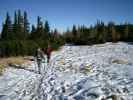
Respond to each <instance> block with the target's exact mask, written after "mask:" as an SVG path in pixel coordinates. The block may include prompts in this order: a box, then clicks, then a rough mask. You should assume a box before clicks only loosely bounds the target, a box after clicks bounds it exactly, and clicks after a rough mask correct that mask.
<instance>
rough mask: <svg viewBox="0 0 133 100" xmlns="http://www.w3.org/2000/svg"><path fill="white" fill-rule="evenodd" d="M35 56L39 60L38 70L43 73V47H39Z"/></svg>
mask: <svg viewBox="0 0 133 100" xmlns="http://www.w3.org/2000/svg"><path fill="white" fill-rule="evenodd" d="M35 58H36V61H37V67H38V72H39V74H41V67H42V66H41V63H42V59H43V52H42V50H41V48H38V49H37V50H36V52H35Z"/></svg>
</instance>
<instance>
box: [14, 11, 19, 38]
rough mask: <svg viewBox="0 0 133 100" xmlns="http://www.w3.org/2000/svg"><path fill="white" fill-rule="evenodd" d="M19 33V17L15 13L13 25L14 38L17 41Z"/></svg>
mask: <svg viewBox="0 0 133 100" xmlns="http://www.w3.org/2000/svg"><path fill="white" fill-rule="evenodd" d="M18 32H19V30H18V15H17V12H16V11H15V13H14V23H13V35H14V36H13V38H14V39H17V33H18Z"/></svg>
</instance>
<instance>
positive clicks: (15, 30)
mask: <svg viewBox="0 0 133 100" xmlns="http://www.w3.org/2000/svg"><path fill="white" fill-rule="evenodd" d="M30 28H31V29H30ZM49 43H50V44H51V45H52V46H53V48H54V49H57V48H58V47H59V46H60V45H62V44H64V41H63V38H62V36H61V35H60V34H59V33H58V31H57V30H56V29H55V30H54V31H52V30H50V26H49V23H48V21H45V22H43V21H42V19H41V17H40V16H38V17H37V24H36V25H32V26H30V23H29V21H28V16H27V12H23V13H22V12H21V11H20V10H18V11H15V13H14V19H11V17H10V15H9V13H8V12H7V14H6V18H5V21H4V22H3V27H2V31H1V36H0V56H1V57H8V56H19V55H21V56H25V55H33V53H34V51H35V49H37V48H38V47H41V48H45V47H47V45H48V44H49Z"/></svg>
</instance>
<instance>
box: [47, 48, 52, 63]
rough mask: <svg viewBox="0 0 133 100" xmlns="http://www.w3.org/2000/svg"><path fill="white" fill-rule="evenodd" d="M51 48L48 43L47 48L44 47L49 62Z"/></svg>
mask: <svg viewBox="0 0 133 100" xmlns="http://www.w3.org/2000/svg"><path fill="white" fill-rule="evenodd" d="M52 50H53V49H52V47H51V45H48V48H47V49H46V55H47V63H49V61H50V58H51V53H52Z"/></svg>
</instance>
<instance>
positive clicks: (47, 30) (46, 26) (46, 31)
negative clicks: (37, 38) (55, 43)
mask: <svg viewBox="0 0 133 100" xmlns="http://www.w3.org/2000/svg"><path fill="white" fill-rule="evenodd" d="M44 27H45V29H44V30H45V33H46V34H49V32H50V27H49V23H48V21H46V22H45V25H44Z"/></svg>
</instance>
